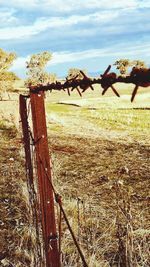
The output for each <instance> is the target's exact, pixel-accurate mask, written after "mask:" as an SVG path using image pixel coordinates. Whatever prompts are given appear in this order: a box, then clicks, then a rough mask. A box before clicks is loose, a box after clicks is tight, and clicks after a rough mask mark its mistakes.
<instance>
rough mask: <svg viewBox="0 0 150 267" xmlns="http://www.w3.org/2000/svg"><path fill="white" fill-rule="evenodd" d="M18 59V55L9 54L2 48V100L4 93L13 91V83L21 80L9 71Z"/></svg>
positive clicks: (0, 73) (0, 56)
mask: <svg viewBox="0 0 150 267" xmlns="http://www.w3.org/2000/svg"><path fill="white" fill-rule="evenodd" d="M15 59H16V53H8V52H5V51H4V50H3V49H1V48H0V98H1V99H2V96H3V93H4V92H6V91H7V92H8V91H10V90H12V89H13V83H14V81H15V80H17V79H19V78H18V77H17V76H16V74H15V73H13V72H10V71H8V69H9V68H10V67H11V66H12V64H13V61H14V60H15Z"/></svg>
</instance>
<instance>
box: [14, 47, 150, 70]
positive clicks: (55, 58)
mask: <svg viewBox="0 0 150 267" xmlns="http://www.w3.org/2000/svg"><path fill="white" fill-rule="evenodd" d="M149 54H150V46H149V44H148V43H147V44H143V45H141V44H130V43H126V44H120V45H114V46H113V47H111V48H109V47H107V48H105V49H89V50H84V51H79V52H70V51H61V52H54V53H53V54H52V60H51V61H49V63H48V67H51V66H54V65H58V66H59V64H65V63H68V62H76V63H77V62H81V61H83V60H87V59H89V61H90V59H94V58H95V59H97V60H98V59H101V58H109V57H114V58H120V57H121V58H130V57H131V58H139V56H142V57H144V56H146V57H147V56H148V55H149ZM147 59H149V58H148V57H147ZM29 60H30V55H28V56H26V57H19V58H17V59H16V60H15V61H14V64H13V66H12V67H11V70H12V71H19V70H20V69H24V70H25V66H26V61H29Z"/></svg>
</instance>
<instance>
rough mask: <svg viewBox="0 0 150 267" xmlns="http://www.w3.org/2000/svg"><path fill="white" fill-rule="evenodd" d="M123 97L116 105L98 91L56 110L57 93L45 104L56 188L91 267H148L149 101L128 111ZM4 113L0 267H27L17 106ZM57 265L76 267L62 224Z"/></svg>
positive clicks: (60, 97) (27, 223)
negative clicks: (0, 250)
mask: <svg viewBox="0 0 150 267" xmlns="http://www.w3.org/2000/svg"><path fill="white" fill-rule="evenodd" d="M123 90H124V92H125V94H126V95H125V96H123V97H122V100H121V101H120V100H118V99H116V98H114V97H113V96H112V94H111V93H109V94H108V95H107V96H106V98H100V97H99V92H98V93H97V91H96V94H95V97H94V93H93V92H92V93H89V94H88V95H86V96H85V97H84V100H85V101H83V102H81V100H80V99H78V97H77V96H76V95H74V96H73V97H72V98H70V99H69V98H68V99H67V101H69V102H70V103H73V104H74V103H75V104H76V103H77V104H79V105H81V107H76V106H72V105H60V104H58V103H57V104H56V102H58V101H60V102H66V97H65V96H64V94H58V93H57V92H56V93H53V94H52V95H50V98H49V99H48V101H47V103H46V106H47V121H48V133H49V146H50V151H51V155H52V162H53V172H54V184H55V186H56V188H57V190H58V192H59V193H60V194H61V195H62V197H63V203H64V207H65V210H66V212H67V214H68V217H69V220H70V223H71V225H72V228H73V230H74V232H75V233H76V236H77V239H78V240H79V243H80V245H81V247H82V249H83V252H84V254H85V256H86V259H87V261H88V263H89V266H90V267H110V266H111V267H149V266H150V262H149V242H150V224H149V221H150V213H149V202H150V195H149V191H150V190H149V188H150V183H149V178H150V158H149V152H150V143H149V136H148V135H149V110H143V109H142V110H141V108H144V107H147V108H149V94H142V95H141V100H140V98H138V99H137V100H136V102H135V103H134V104H133V105H132V106H131V104H128V105H127V102H128V101H129V95H128V94H129V90H127V89H126V88H123ZM144 92H145V91H144ZM49 101H51V102H49ZM79 101H80V102H79ZM119 101H120V102H119ZM143 101H144V102H143ZM7 103H8V102H7ZM9 103H11V102H9ZM2 105H3V107H2V106H1V107H2V108H1V110H2V111H3V112H2V113H3V114H2V113H1V114H2V117H1V118H2V119H3V121H2V123H1V128H0V130H1V131H0V133H1V141H0V143H1V146H0V149H1V184H0V194H1V196H2V201H1V205H2V208H1V210H2V212H1V219H0V220H1V225H2V234H1V237H0V242H1V244H2V245H1V248H2V252H1V261H0V266H2V267H3V266H6V267H14V266H15V267H19V266H31V267H32V266H34V261H35V259H34V256H35V254H34V253H35V246H36V240H35V234H34V233H35V229H34V228H33V225H32V218H31V213H30V209H29V200H28V195H27V187H26V182H25V173H24V161H23V160H22V159H21V156H20V144H19V142H18V134H17V135H16V128H14V123H15V124H17V121H18V117H16V116H14V117H13V116H11V115H10V114H12V115H13V114H15V112H16V107H17V105H18V104H17V102H15V105H16V106H14V102H12V104H10V105H9V108H8V109H7V111H6V113H8V114H7V115H6V114H5V103H3V104H2ZM13 108H14V112H12V110H13ZM93 108H94V109H93ZM132 108H135V109H132ZM137 108H138V109H137ZM17 114H18V110H17ZM17 116H18V115H17ZM8 117H9V119H8ZM15 121H16V122H15ZM17 127H18V126H17ZM13 159H15V161H14V160H13ZM117 186H118V187H117ZM129 251H130V252H132V253H129ZM122 259H125V261H126V263H125V262H122ZM62 260H63V267H80V266H82V264H81V261H80V259H79V257H78V253H77V251H76V249H75V246H74V244H73V242H72V239H71V237H70V234H69V232H68V229H67V228H66V225H65V223H64V222H63V234H62ZM125 264H126V265H125ZM127 264H128V265H127Z"/></svg>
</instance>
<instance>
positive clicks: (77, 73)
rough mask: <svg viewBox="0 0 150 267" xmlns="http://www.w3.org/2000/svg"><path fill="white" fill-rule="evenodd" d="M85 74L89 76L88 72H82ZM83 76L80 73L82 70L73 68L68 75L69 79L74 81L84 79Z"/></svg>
mask: <svg viewBox="0 0 150 267" xmlns="http://www.w3.org/2000/svg"><path fill="white" fill-rule="evenodd" d="M82 71H83V72H84V73H85V74H87V71H86V70H82ZM83 77H84V76H83V74H82V73H81V72H80V69H77V68H71V69H69V71H68V75H67V79H68V80H70V79H74V78H78V79H83Z"/></svg>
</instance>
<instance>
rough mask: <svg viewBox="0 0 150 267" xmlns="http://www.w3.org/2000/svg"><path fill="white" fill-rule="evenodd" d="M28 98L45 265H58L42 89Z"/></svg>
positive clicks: (58, 257)
mask: <svg viewBox="0 0 150 267" xmlns="http://www.w3.org/2000/svg"><path fill="white" fill-rule="evenodd" d="M30 99H31V111H32V122H33V133H34V144H35V153H36V163H37V174H38V186H39V194H40V206H41V216H42V229H43V239H44V245H45V253H46V267H60V255H59V251H58V240H57V239H58V238H57V232H56V221H55V210H54V194H53V189H52V186H51V182H49V181H48V177H49V179H51V166H50V155H49V149H48V139H47V127H46V116H45V106H44V93H43V92H42V91H40V92H39V93H38V94H36V93H33V92H31V93H30Z"/></svg>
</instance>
